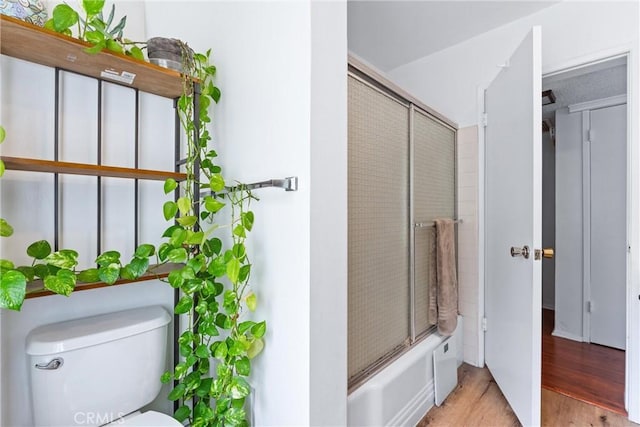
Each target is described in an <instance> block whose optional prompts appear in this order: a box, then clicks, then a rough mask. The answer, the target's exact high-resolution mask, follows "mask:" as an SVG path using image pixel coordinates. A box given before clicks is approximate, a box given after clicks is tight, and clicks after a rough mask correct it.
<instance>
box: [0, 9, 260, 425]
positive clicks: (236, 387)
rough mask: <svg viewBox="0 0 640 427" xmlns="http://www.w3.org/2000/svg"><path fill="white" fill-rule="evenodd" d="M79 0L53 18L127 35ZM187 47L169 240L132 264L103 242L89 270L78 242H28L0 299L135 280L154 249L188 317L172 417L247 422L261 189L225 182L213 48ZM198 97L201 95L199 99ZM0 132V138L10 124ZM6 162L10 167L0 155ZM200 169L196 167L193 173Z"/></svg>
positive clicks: (256, 340)
mask: <svg viewBox="0 0 640 427" xmlns="http://www.w3.org/2000/svg"><path fill="white" fill-rule="evenodd" d="M82 5H83V8H84V10H85V12H86V16H85V17H84V18H82V19H81V18H78V20H77V21H74V19H75V18H69V19H68V15H73V14H71V13H70V12H69V10H68V9H67V8H69V9H71V8H70V7H69V6H67V5H58V6H57V7H56V9H54V16H53V18H52V20H53V23H49V24H48V25H49V26H50V27H51V28H53V29H54V30H56V31H59V32H63V33H67V32H68V31H70V30H69V28H70V27H71V26H73V25H76V24H78V27H79V34H80V35H81V38H83V39H86V40H89V41H91V42H92V43H95V46H96V51H97V46H100V49H102V48H105V47H106V48H108V49H112V50H115V49H113V47H114V45H113V43H111V42H110V41H109V40H113V41H114V42H115V43H128V42H127V41H125V40H124V39H122V37H121V36H122V35H121V32H122V29H123V28H124V20H122V21H120V23H119V24H118V25H117V26H116V28H115V29H117V30H118V31H117V32H116V33H114V30H111V31H108V30H107V28H108V27H109V25H110V23H111V21H112V19H113V10H112V13H110V16H109V18H108V19H107V21H106V22H105V21H103V17H102V13H101V12H102V7H103V6H104V1H101V0H95V1H91V0H84V1H83V2H82ZM56 10H58V11H59V12H58V13H57V14H56V12H55V11H56ZM60 10H62V11H63V12H60ZM56 20H57V21H58V22H57V23H56ZM121 24H122V25H121ZM119 27H120V28H119ZM92 31H99V32H101V33H102V35H103V36H104V38H101V36H98V35H97V34H95V35H87V34H88V33H90V32H92ZM116 35H117V37H115V36H116ZM94 36H95V39H94V40H90V39H91V38H92V37H94ZM103 41H104V43H103ZM121 46H124V44H121ZM181 48H182V52H183V55H182V57H183V74H182V76H183V78H182V82H183V93H182V95H181V96H180V98H179V99H178V102H177V110H178V115H179V118H180V122H181V124H182V127H183V130H184V142H185V151H186V160H185V163H184V168H185V172H186V180H184V181H183V182H181V183H178V182H176V181H175V180H173V179H168V180H166V181H165V183H164V192H165V194H177V195H178V196H177V197H176V199H175V200H169V201H167V202H166V203H165V204H164V206H163V215H164V218H165V219H166V220H167V221H170V222H172V223H173V224H171V225H170V226H169V227H168V228H167V229H166V230H164V232H163V234H162V238H163V239H164V242H163V243H162V244H160V246H159V247H158V248H157V249H156V247H154V246H153V245H151V244H143V245H140V246H138V247H137V248H136V250H135V252H134V254H133V256H132V258H131V260H130V261H129V262H126V263H125V262H123V261H122V260H121V254H120V253H119V252H117V251H106V252H104V253H102V254H100V255H99V256H98V257H97V258H96V260H95V263H96V266H95V267H92V268H88V269H84V270H77V266H78V253H77V252H76V251H74V250H72V249H61V250H58V251H55V252H54V251H52V249H51V245H50V244H49V243H48V242H47V241H44V240H41V241H38V242H35V243H33V244H31V245H30V246H29V247H28V248H27V254H28V255H29V256H30V257H32V258H33V262H32V263H31V265H26V266H17V267H16V266H15V265H14V263H13V262H11V261H9V260H5V259H2V260H0V308H8V309H13V310H19V309H20V308H21V306H22V303H23V301H24V298H25V294H26V288H27V284H28V283H30V282H34V281H36V280H41V282H42V285H43V287H44V288H45V289H47V290H49V291H52V292H54V293H58V294H62V295H66V296H69V295H70V294H71V292H72V291H73V289H74V287H75V285H76V283H77V282H97V281H102V282H105V283H107V284H113V283H115V282H116V281H117V280H118V279H136V278H138V277H140V276H142V275H143V274H145V273H150V272H152V271H153V269H154V268H155V266H150V259H151V258H152V257H155V260H156V263H155V265H156V266H157V265H162V264H166V263H169V262H171V263H177V264H178V265H179V267H178V268H176V269H174V270H173V271H171V273H170V274H169V275H168V277H167V278H166V279H162V280H165V281H166V282H168V283H169V285H171V286H172V287H173V288H176V289H179V290H180V295H181V297H180V299H179V301H178V303H177V304H176V306H175V313H177V314H180V315H183V318H185V319H186V330H185V331H184V332H183V333H182V334H181V335H180V336H179V337H178V338H177V342H178V345H179V350H180V355H181V360H180V361H179V363H177V364H176V366H175V367H174V369H173V370H172V371H168V372H165V373H164V374H163V375H162V378H161V381H162V382H165V383H167V382H170V381H171V380H173V381H174V388H173V389H172V390H171V392H170V393H169V399H170V400H172V401H178V402H179V407H178V409H177V411H176V412H175V414H174V417H175V418H176V419H177V420H179V421H181V422H182V421H185V420H189V422H190V425H191V426H193V427H199V426H227V425H228V426H243V425H248V421H247V418H248V417H247V413H246V410H245V401H246V399H247V398H248V396H249V395H250V393H251V387H250V385H249V383H248V381H247V377H248V376H249V375H250V374H251V359H253V358H254V357H255V356H256V355H258V354H259V353H260V352H261V351H262V349H263V347H264V342H263V336H264V334H265V332H266V322H265V321H253V320H248V319H246V318H245V316H244V314H245V309H248V310H250V311H254V310H255V308H256V305H257V297H256V295H255V293H253V292H252V291H251V290H250V288H249V279H250V276H251V262H250V260H249V257H248V255H247V247H246V238H247V234H248V233H249V232H250V231H251V230H252V228H253V224H254V219H255V218H254V213H253V212H252V211H251V210H250V204H251V202H252V200H256V198H255V197H254V196H253V195H252V194H251V192H250V191H249V190H248V189H247V188H246V186H244V185H242V184H239V183H238V184H237V185H235V186H233V187H227V185H226V180H225V178H224V177H223V174H222V168H221V167H220V166H219V165H218V164H217V163H216V159H217V153H216V152H215V150H213V149H212V148H211V147H210V143H211V140H212V138H211V134H210V132H209V129H208V126H207V125H208V124H209V123H211V116H210V110H211V108H210V107H211V105H212V103H217V102H218V101H219V99H220V90H219V89H218V88H217V87H216V86H215V84H214V77H215V74H216V68H215V66H214V65H213V64H211V62H210V55H211V51H210V50H209V51H207V52H206V53H204V54H201V53H192V52H191V51H190V49H189V48H188V46H187V45H186V44H184V43H182V44H181ZM90 50H91V49H90ZM136 55H137V54H133V56H136ZM196 96H197V98H198V102H194V101H195V98H196ZM196 119H197V120H196ZM0 136H2V139H4V129H2V133H1V134H0ZM0 142H1V141H0ZM196 165H199V168H196ZM0 169H1V170H2V171H3V170H4V167H3V165H2V164H0ZM198 169H199V171H200V173H199V174H196V171H197V170H198ZM0 175H1V173H0ZM196 182H197V183H198V184H199V185H200V188H202V189H207V190H209V195H206V196H205V197H203V198H201V197H200V194H195V193H194V183H196ZM225 206H226V209H224V210H223V208H225ZM226 211H230V221H228V222H225V221H224V220H220V219H219V217H220V215H221V213H222V212H226ZM0 226H1V227H0V231H2V233H1V235H2V236H5V237H6V236H9V235H10V234H11V233H12V231H13V230H12V229H11V227H10V226H9V224H8V223H7V222H6V221H5V220H4V219H2V220H0ZM225 230H228V231H229V234H228V236H229V237H227V238H224V235H223V234H221V233H223V232H224V231H225ZM221 237H222V238H221Z"/></svg>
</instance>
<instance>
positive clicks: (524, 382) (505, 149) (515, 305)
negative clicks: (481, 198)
mask: <svg viewBox="0 0 640 427" xmlns="http://www.w3.org/2000/svg"><path fill="white" fill-rule="evenodd" d="M541 91H542V76H541V54H540V27H534V28H533V29H532V31H531V32H530V33H529V34H528V35H527V37H526V38H525V39H524V41H523V42H522V43H521V44H520V46H519V47H518V48H517V49H516V51H515V52H514V53H513V56H512V57H511V59H510V60H509V62H508V63H507V66H506V67H504V68H503V69H502V70H501V71H500V74H498V76H497V77H496V78H495V80H494V81H493V82H492V83H491V84H490V86H489V88H488V89H487V91H486V95H485V107H486V113H487V123H488V124H487V127H486V130H485V145H486V147H485V315H486V318H487V331H486V335H485V359H486V363H487V366H488V367H489V369H490V370H491V373H492V374H493V377H494V378H495V380H496V383H497V384H498V386H499V387H500V389H501V390H502V392H503V394H504V395H505V397H506V398H507V401H508V402H509V404H510V405H511V407H512V408H513V410H514V412H515V413H516V415H517V416H518V419H519V420H520V422H521V423H522V424H523V425H525V426H531V425H539V424H540V374H541V370H540V358H541V354H540V353H541V350H540V346H541V342H540V340H541V335H540V333H541V311H542V308H541V300H542V290H541V289H542V286H541V264H542V263H541V261H535V260H534V250H535V249H540V245H541V243H542V200H541V199H542V176H541V167H542V150H541V147H542V141H541V140H542V106H541V102H542V101H541ZM524 246H527V247H528V248H529V251H530V255H529V257H528V258H526V259H525V257H523V256H517V257H513V256H512V255H511V253H510V248H511V247H516V248H522V247H524Z"/></svg>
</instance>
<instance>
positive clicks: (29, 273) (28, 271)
mask: <svg viewBox="0 0 640 427" xmlns="http://www.w3.org/2000/svg"><path fill="white" fill-rule="evenodd" d="M16 270H18V271H19V272H20V273H22V274H24V277H26V279H27V282H31V281H32V280H33V279H34V278H35V275H36V270H35V268H33V267H28V266H26V265H21V266H20V267H18V268H16Z"/></svg>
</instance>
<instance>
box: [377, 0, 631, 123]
mask: <svg viewBox="0 0 640 427" xmlns="http://www.w3.org/2000/svg"><path fill="white" fill-rule="evenodd" d="M534 25H541V26H542V71H543V74H544V73H546V72H547V71H549V69H550V68H557V67H558V66H561V65H563V64H566V63H568V62H570V61H571V60H572V59H574V58H580V57H582V56H585V55H590V54H593V53H595V52H600V51H606V50H608V49H611V48H613V47H617V46H620V45H623V44H628V43H630V42H631V41H633V40H636V39H637V38H638V2H635V1H626V2H624V1H623V2H617V1H592V2H588V1H587V2H582V1H564V2H560V3H558V4H557V5H554V6H551V7H549V8H546V9H543V10H542V11H540V12H538V13H535V14H533V15H530V16H527V17H525V18H522V19H519V20H517V21H513V22H512V23H509V24H507V25H504V26H502V27H499V28H497V29H495V30H492V31H489V32H487V33H484V34H481V35H479V36H477V37H474V38H471V39H469V40H467V41H465V42H462V43H460V44H457V45H455V46H452V47H450V48H448V49H445V50H442V51H440V52H437V53H434V54H433V55H430V56H427V57H424V58H421V59H418V60H416V61H414V62H411V63H408V64H405V65H403V66H400V67H398V68H396V69H394V70H391V71H390V72H388V75H389V76H390V77H391V78H392V79H393V80H394V81H395V82H397V83H398V84H400V85H401V86H402V87H404V88H405V89H407V90H408V91H409V92H411V93H412V94H414V95H415V96H416V97H418V98H419V99H420V100H422V101H423V102H424V103H426V104H427V105H429V106H430V107H432V108H434V109H436V110H437V111H439V112H441V113H442V114H444V115H445V116H447V117H449V118H451V119H452V120H453V121H455V122H457V123H458V124H459V125H460V127H465V126H469V125H472V124H476V123H477V122H478V110H477V88H478V87H487V86H488V84H489V82H490V81H491V80H493V78H494V77H495V76H496V75H497V74H498V72H499V70H500V68H499V65H502V64H504V62H505V60H506V59H507V58H509V57H510V56H511V52H513V50H514V49H515V48H516V46H517V45H518V44H519V43H520V41H521V40H522V39H523V38H524V36H525V35H526V34H527V32H528V31H529V30H530V29H531V27H532V26H534Z"/></svg>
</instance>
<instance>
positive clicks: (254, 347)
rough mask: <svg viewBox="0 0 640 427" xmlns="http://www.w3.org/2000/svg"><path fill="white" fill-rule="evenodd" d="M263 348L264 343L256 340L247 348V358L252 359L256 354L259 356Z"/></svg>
mask: <svg viewBox="0 0 640 427" xmlns="http://www.w3.org/2000/svg"><path fill="white" fill-rule="evenodd" d="M263 348H264V342H263V341H262V340H261V339H259V338H258V339H256V340H254V341H253V342H252V343H251V346H250V347H249V349H248V350H247V357H249V359H253V358H254V357H256V356H257V355H258V354H260V352H261V351H262V349H263Z"/></svg>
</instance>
